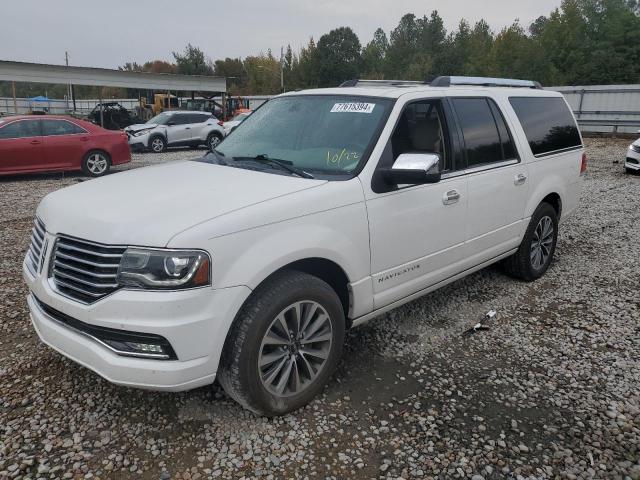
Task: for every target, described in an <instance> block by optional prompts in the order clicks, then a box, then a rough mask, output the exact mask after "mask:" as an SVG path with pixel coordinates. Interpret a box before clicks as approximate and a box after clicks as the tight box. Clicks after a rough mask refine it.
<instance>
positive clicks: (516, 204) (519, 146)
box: [24, 77, 586, 415]
mask: <svg viewBox="0 0 640 480" xmlns="http://www.w3.org/2000/svg"><path fill="white" fill-rule="evenodd" d="M397 83H400V84H399V85H398V84H397ZM465 84H466V85H465ZM350 85H354V86H352V87H343V88H333V89H317V90H308V91H302V92H291V93H287V94H283V95H281V96H279V97H276V98H275V99H272V100H270V101H269V103H268V104H266V105H264V106H263V107H261V108H260V109H259V110H257V111H256V112H254V113H253V114H252V115H251V116H250V117H249V118H248V119H246V120H245V121H244V123H243V125H242V128H239V129H238V130H237V131H236V132H234V134H233V135H231V136H229V137H228V138H227V139H226V140H225V141H224V142H223V143H222V144H221V145H220V146H219V147H218V148H217V149H215V150H213V151H212V152H211V153H209V154H208V155H206V156H205V157H203V158H200V159H197V160H193V161H184V162H177V163H176V162H174V163H170V164H165V165H160V166H156V167H154V168H145V169H138V170H134V171H129V172H124V173H121V174H119V175H115V176H111V177H108V178H104V179H101V180H99V181H93V182H87V183H81V184H78V185H74V186H71V187H67V188H65V189H61V190H58V191H55V192H53V193H50V194H49V195H47V196H46V197H45V198H44V199H43V200H42V202H41V203H40V205H39V206H38V209H37V211H36V219H35V227H34V234H33V240H32V244H31V248H30V249H29V252H28V254H27V257H26V259H25V261H24V277H25V279H26V282H27V284H28V286H29V289H30V294H29V296H28V304H29V308H30V311H31V318H32V320H33V323H34V325H35V328H36V331H37V332H38V334H39V335H40V338H41V339H42V340H43V341H44V342H45V343H47V344H48V345H50V346H51V347H53V348H54V349H56V350H58V351H59V352H60V353H62V354H63V355H66V356H68V357H69V358H71V359H73V360H75V361H77V362H79V363H80V364H82V365H84V366H87V367H88V368H91V369H92V370H94V371H95V372H97V373H98V374H100V375H102V376H103V377H105V378H106V379H108V380H109V381H111V382H114V383H117V384H120V385H127V386H133V387H142V388H148V389H156V390H170V391H177V390H187V389H192V388H196V387H200V386H203V385H207V384H210V383H212V382H213V381H214V379H215V378H218V379H219V381H220V383H221V385H222V386H223V387H224V389H225V390H226V391H227V393H228V394H229V395H230V396H231V397H232V398H234V399H236V400H237V401H238V402H239V403H241V404H242V405H243V406H245V407H246V408H248V409H250V410H252V411H254V412H257V413H259V414H264V415H279V414H283V413H286V412H290V411H292V410H295V409H297V408H299V407H301V406H303V405H305V404H306V403H307V402H309V401H310V400H311V399H312V398H313V397H314V396H315V395H316V394H317V393H318V392H319V391H320V390H321V389H322V388H323V386H324V385H325V383H326V382H327V380H328V379H329V377H330V375H331V374H332V372H333V371H334V368H335V367H336V365H337V363H338V360H339V358H340V355H341V351H342V345H343V341H344V337H345V331H346V330H347V329H349V328H351V327H355V326H358V325H362V324H363V323H365V322H366V321H368V320H370V319H372V318H374V317H377V316H379V315H381V314H383V313H385V312H387V311H389V310H391V309H393V308H395V307H398V306H400V305H402V304H404V303H406V302H409V301H411V300H413V299H416V298H418V297H420V296H422V295H425V294H427V293H429V292H431V291H433V290H435V289H437V288H439V287H442V286H443V285H446V284H448V283H450V282H453V281H455V280H457V279H459V278H462V277H464V276H465V275H468V274H470V273H472V272H475V271H477V270H479V269H481V268H483V267H486V266H487V265H490V264H493V263H496V262H502V264H503V266H504V269H505V270H506V272H508V273H509V274H510V275H512V276H513V277H514V278H518V279H522V280H524V281H533V280H535V279H537V278H539V277H541V276H542V275H544V273H545V272H546V271H547V269H548V268H549V266H550V264H551V261H552V258H553V255H554V251H555V248H556V241H557V238H558V228H559V222H561V221H562V220H564V219H565V218H566V217H568V216H569V215H570V214H571V212H573V211H574V210H575V208H576V206H577V204H578V197H579V192H580V188H581V183H582V182H581V180H582V175H583V173H584V172H585V170H586V157H585V155H584V148H583V144H582V139H581V136H580V133H579V131H578V128H577V126H576V122H575V119H574V117H573V115H572V113H571V110H570V109H569V108H568V106H567V103H566V102H565V100H564V98H563V97H562V95H561V94H559V93H556V92H551V91H545V90H542V89H540V88H536V87H537V84H535V83H533V82H526V81H509V80H501V79H478V78H469V79H467V78H464V77H461V78H460V77H451V78H449V77H445V78H439V79H436V80H435V81H434V83H433V84H432V85H433V86H429V85H426V84H425V85H420V84H410V83H408V84H406V85H405V84H402V83H401V82H396V83H393V82H392V83H389V82H360V83H358V82H351V83H350ZM487 85H491V86H487ZM88 203H90V204H95V205H109V208H107V209H103V210H101V211H100V212H98V213H96V212H95V211H94V210H93V209H87V208H86V205H87V204H88Z"/></svg>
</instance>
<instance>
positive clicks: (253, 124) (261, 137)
mask: <svg viewBox="0 0 640 480" xmlns="http://www.w3.org/2000/svg"><path fill="white" fill-rule="evenodd" d="M391 104H392V100H389V99H384V98H371V97H354V96H347V95H296V96H289V97H279V98H275V99H273V100H270V101H269V102H267V103H266V104H264V105H263V106H262V107H260V108H259V109H258V110H256V111H255V112H254V113H252V114H251V115H250V116H249V117H247V118H246V119H245V120H244V121H243V122H242V123H241V124H240V126H239V127H238V128H237V130H235V131H234V132H233V135H230V136H229V137H228V138H226V139H225V141H224V142H223V143H221V144H220V146H219V147H218V148H217V150H218V151H219V152H220V153H222V154H223V155H224V156H225V157H232V158H234V159H240V158H245V159H246V158H254V157H256V156H265V157H268V158H275V159H279V160H285V161H287V162H291V165H292V166H293V167H295V168H298V169H301V170H305V171H309V172H312V173H314V174H315V173H317V172H320V173H326V174H329V175H346V174H350V173H352V172H353V171H354V170H355V169H356V168H357V166H358V165H359V163H360V162H361V161H366V159H365V158H364V156H365V155H368V153H369V147H370V146H372V145H373V141H374V140H375V139H376V133H377V131H378V129H379V128H380V127H381V126H382V124H383V122H384V120H385V119H386V118H387V115H388V111H389V109H390V106H391Z"/></svg>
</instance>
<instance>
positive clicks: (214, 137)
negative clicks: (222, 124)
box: [207, 132, 222, 150]
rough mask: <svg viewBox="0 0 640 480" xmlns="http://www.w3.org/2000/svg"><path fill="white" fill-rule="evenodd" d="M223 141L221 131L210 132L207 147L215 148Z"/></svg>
mask: <svg viewBox="0 0 640 480" xmlns="http://www.w3.org/2000/svg"><path fill="white" fill-rule="evenodd" d="M221 141H222V135H220V134H219V133H215V132H214V133H210V134H209V136H208V137H207V148H208V149H209V150H213V149H214V148H216V147H217V146H218V145H220V142H221Z"/></svg>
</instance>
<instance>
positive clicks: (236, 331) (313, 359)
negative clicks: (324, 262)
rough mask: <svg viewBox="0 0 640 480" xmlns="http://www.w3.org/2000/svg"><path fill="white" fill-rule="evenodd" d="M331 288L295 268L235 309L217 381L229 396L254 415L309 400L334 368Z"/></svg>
mask: <svg viewBox="0 0 640 480" xmlns="http://www.w3.org/2000/svg"><path fill="white" fill-rule="evenodd" d="M344 324H345V321H344V312H343V309H342V304H341V302H340V299H339V298H338V296H337V295H336V293H335V291H334V290H333V289H332V288H331V287H330V286H329V285H328V284H327V283H325V282H323V281H322V280H320V279H319V278H317V277H314V276H312V275H308V274H306V273H302V272H296V271H284V272H281V273H279V274H276V275H274V277H272V278H271V279H269V280H267V281H266V282H265V283H264V284H263V285H261V286H260V287H258V289H257V290H256V291H255V292H254V293H253V294H252V296H251V297H250V298H249V300H248V301H247V303H246V304H245V305H244V306H243V307H242V309H241V311H240V312H239V313H238V317H237V318H236V320H235V322H234V325H233V326H232V328H231V330H230V332H229V336H228V338H227V341H226V343H225V347H224V351H223V354H222V359H221V363H220V369H219V371H218V380H219V381H220V384H221V385H222V386H223V388H224V389H225V391H226V392H227V394H228V395H229V396H231V397H232V398H233V399H234V400H236V401H237V402H238V403H240V404H241V405H243V406H244V407H245V408H248V409H250V410H252V411H253V412H255V413H258V414H260V415H267V416H273V415H282V414H285V413H288V412H291V411H293V410H296V409H298V408H300V407H302V406H304V405H306V404H307V403H308V402H309V401H311V400H312V399H313V397H314V396H315V395H317V394H318V392H320V390H321V389H322V388H323V387H324V385H325V384H326V382H327V381H328V379H329V378H330V376H331V374H332V373H333V371H334V370H335V368H336V366H337V364H338V361H339V359H340V355H341V352H342V344H343V341H344Z"/></svg>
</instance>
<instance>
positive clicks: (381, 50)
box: [362, 28, 389, 79]
mask: <svg viewBox="0 0 640 480" xmlns="http://www.w3.org/2000/svg"><path fill="white" fill-rule="evenodd" d="M388 48H389V40H388V39H387V34H386V33H384V30H382V29H381V28H378V29H377V30H376V31H375V33H374V34H373V39H372V40H371V41H370V42H369V43H368V44H367V46H366V47H364V49H363V50H362V77H363V78H371V79H381V78H383V77H384V60H385V56H386V54H387V49H388Z"/></svg>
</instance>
